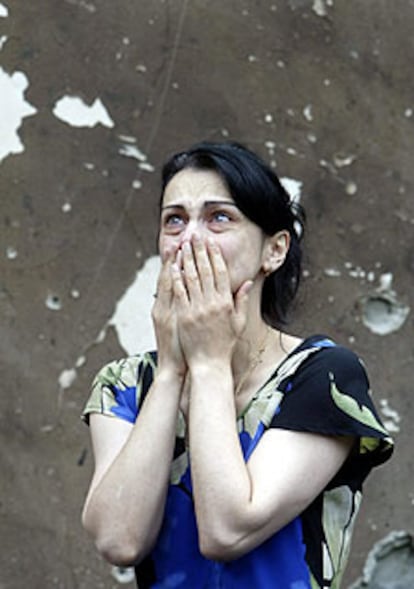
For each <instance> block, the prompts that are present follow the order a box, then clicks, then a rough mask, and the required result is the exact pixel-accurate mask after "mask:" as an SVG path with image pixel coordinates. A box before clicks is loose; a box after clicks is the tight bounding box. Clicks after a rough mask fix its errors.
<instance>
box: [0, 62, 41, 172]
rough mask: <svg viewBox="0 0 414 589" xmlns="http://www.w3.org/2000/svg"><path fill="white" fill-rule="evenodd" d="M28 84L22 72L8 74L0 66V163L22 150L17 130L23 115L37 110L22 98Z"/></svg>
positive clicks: (27, 115) (25, 115)
mask: <svg viewBox="0 0 414 589" xmlns="http://www.w3.org/2000/svg"><path fill="white" fill-rule="evenodd" d="M28 86H29V81H28V79H27V77H26V75H25V74H24V73H23V72H14V73H13V74H11V75H9V74H7V72H5V71H4V70H3V69H2V68H1V67H0V112H1V115H2V116H1V117H0V137H1V142H0V163H1V162H2V160H4V159H5V158H6V157H7V156H8V155H11V154H13V153H22V152H23V151H24V146H23V143H22V142H21V140H20V137H19V135H18V134H17V131H18V130H19V128H20V126H21V124H22V120H23V119H24V118H25V117H29V116H31V115H34V114H35V113H36V112H37V109H36V108H34V107H33V106H32V105H31V104H29V103H28V102H26V101H25V99H24V94H25V91H26V90H27V88H28Z"/></svg>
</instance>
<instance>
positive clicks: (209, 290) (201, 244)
mask: <svg viewBox="0 0 414 589" xmlns="http://www.w3.org/2000/svg"><path fill="white" fill-rule="evenodd" d="M192 244H193V253H194V259H195V263H196V266H197V271H198V277H199V281H200V287H201V290H202V292H203V294H205V295H207V296H209V295H212V294H213V291H214V275H213V268H212V266H211V262H210V256H209V253H208V251H207V247H206V243H205V241H203V240H202V239H201V237H200V236H199V235H197V234H195V235H194V236H193V241H192Z"/></svg>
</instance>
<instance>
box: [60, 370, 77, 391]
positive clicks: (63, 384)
mask: <svg viewBox="0 0 414 589" xmlns="http://www.w3.org/2000/svg"><path fill="white" fill-rule="evenodd" d="M76 377H77V371H76V370H75V369H74V368H70V369H68V370H63V371H62V372H61V373H60V375H59V378H58V383H59V387H60V389H69V388H70V387H71V386H72V384H73V383H74V382H75V380H76Z"/></svg>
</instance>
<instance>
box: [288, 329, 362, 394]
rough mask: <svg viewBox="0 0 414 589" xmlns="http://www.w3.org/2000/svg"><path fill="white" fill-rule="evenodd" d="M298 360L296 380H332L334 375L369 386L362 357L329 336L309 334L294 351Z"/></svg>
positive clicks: (294, 355) (295, 373) (297, 381)
mask: <svg viewBox="0 0 414 589" xmlns="http://www.w3.org/2000/svg"><path fill="white" fill-rule="evenodd" d="M295 357H299V358H300V362H299V363H296V370H295V371H294V378H295V381H296V384H299V382H303V381H304V380H309V379H310V380H312V381H314V380H315V379H316V380H322V381H324V382H330V381H331V379H332V376H335V377H336V378H338V379H340V380H341V381H346V382H348V383H349V384H350V383H358V382H359V384H360V386H363V387H364V388H369V381H368V376H367V372H366V369H365V366H364V363H363V361H362V360H361V358H360V357H359V356H358V355H357V354H356V353H355V352H353V351H352V350H350V349H349V348H347V347H345V346H342V345H339V344H336V343H335V342H334V341H332V340H331V339H328V338H326V337H325V336H312V337H309V338H306V339H305V340H304V341H303V342H302V344H301V345H300V346H299V347H298V348H297V349H296V350H295V352H294V353H293V354H292V355H291V358H290V361H293V362H294V361H295Z"/></svg>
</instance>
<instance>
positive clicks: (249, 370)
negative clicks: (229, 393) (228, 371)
mask: <svg viewBox="0 0 414 589" xmlns="http://www.w3.org/2000/svg"><path fill="white" fill-rule="evenodd" d="M269 333H270V329H269V327H267V328H266V335H265V336H264V338H263V340H262V342H261V343H260V344H259V349H258V351H257V352H256V354H255V355H254V357H253V359H252V361H251V362H250V363H249V364H248V366H247V368H246V370H245V371H244V372H243V374H242V376H241V378H240V380H239V382H238V383H237V386H236V388H235V389H234V396H235V397H237V395H238V394H239V393H240V391H241V390H242V388H243V386H244V384H245V383H246V380H247V379H248V378H249V376H251V375H252V373H253V371H254V370H255V369H256V368H257V367H258V366H259V364H261V363H262V362H263V354H264V352H265V350H266V346H267V339H268V337H269Z"/></svg>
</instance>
